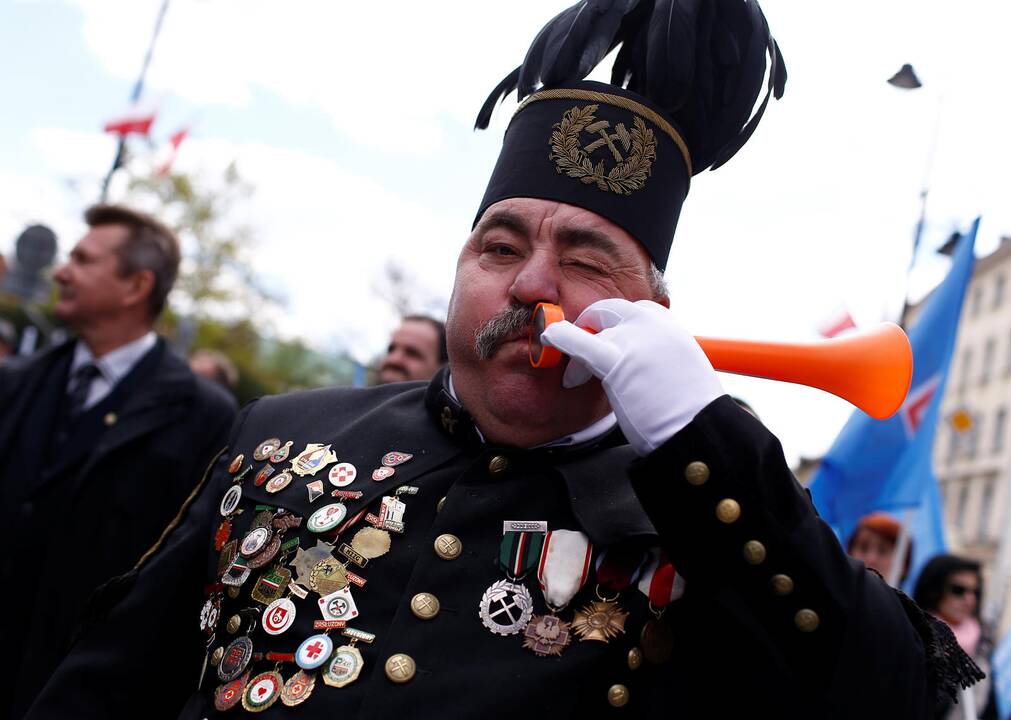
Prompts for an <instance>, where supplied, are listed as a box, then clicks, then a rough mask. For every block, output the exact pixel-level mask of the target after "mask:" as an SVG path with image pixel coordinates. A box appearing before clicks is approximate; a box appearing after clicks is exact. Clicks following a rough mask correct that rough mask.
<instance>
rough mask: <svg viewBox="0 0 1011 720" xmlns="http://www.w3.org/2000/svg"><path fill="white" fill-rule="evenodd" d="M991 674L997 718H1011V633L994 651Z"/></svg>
mask: <svg viewBox="0 0 1011 720" xmlns="http://www.w3.org/2000/svg"><path fill="white" fill-rule="evenodd" d="M990 674H991V675H992V676H993V691H994V697H995V698H996V699H997V717H999V718H1008V717H1011V632H1009V633H1008V634H1007V635H1005V636H1004V639H1003V640H1001V641H1000V643H998V645H997V647H996V648H995V649H994V651H993V658H992V660H991V664H990Z"/></svg>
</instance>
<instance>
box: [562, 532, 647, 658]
mask: <svg viewBox="0 0 1011 720" xmlns="http://www.w3.org/2000/svg"><path fill="white" fill-rule="evenodd" d="M643 561H644V558H643V552H642V551H640V550H634V549H631V548H627V547H622V546H616V547H610V548H607V549H606V550H604V551H602V552H601V553H600V557H598V558H597V600H595V601H593V602H590V603H589V604H587V605H585V606H584V607H583V608H581V609H579V610H577V611H576V615H575V617H574V618H573V619H572V631H573V632H574V633H576V635H577V636H578V637H579V639H580V641H585V640H596V641H598V642H603V643H607V642H610V641H611V640H612V639H613V638H615V637H617V636H618V635H620V634H622V633H624V632H625V620H627V619H628V613H627V612H625V611H624V610H622V609H621V606H620V605H618V597H619V596H620V595H621V593H622V591H623V590H626V589H627V588H628V587H629V586H631V585H632V584H633V583H635V581H636V580H637V579H638V577H639V573H640V571H641V569H642V566H643ZM605 591H606V592H607V593H609V595H605V594H604V592H605Z"/></svg>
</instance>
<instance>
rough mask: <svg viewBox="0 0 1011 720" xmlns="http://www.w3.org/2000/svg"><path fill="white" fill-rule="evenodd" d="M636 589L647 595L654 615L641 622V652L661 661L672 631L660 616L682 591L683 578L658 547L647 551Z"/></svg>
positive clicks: (668, 652) (671, 646)
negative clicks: (647, 555)
mask: <svg viewBox="0 0 1011 720" xmlns="http://www.w3.org/2000/svg"><path fill="white" fill-rule="evenodd" d="M637 585H638V588H639V591H640V592H642V594H643V595H645V596H646V597H648V598H649V609H650V612H652V613H653V615H654V618H653V619H651V620H649V621H648V622H647V623H646V624H645V625H643V628H642V632H641V633H640V634H639V642H640V644H641V645H642V654H643V657H645V658H646V660H648V661H649V662H651V663H662V662H665V661H666V660H667V659H668V658H669V657H670V656H671V652H672V651H673V649H674V634H673V632H672V631H671V627H670V625H669V624H668V623H667V622H666V621H665V620H664V619H663V615H664V612H665V611H666V610H667V606H668V605H670V604H671V603H672V602H674V601H675V600H677V599H678V598H679V597H681V596H682V595H684V592H685V581H684V578H682V577H681V576H680V575H679V574H678V573H677V571H676V570H675V569H674V565H673V564H671V562H670V560H669V559H668V558H667V553H665V552H664V551H663V550H661V549H660V548H653V549H651V550H650V551H649V557H648V558H647V560H646V565H645V567H644V568H643V571H642V574H641V575H640V577H639V582H638V584H637Z"/></svg>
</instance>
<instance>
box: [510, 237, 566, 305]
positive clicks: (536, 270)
mask: <svg viewBox="0 0 1011 720" xmlns="http://www.w3.org/2000/svg"><path fill="white" fill-rule="evenodd" d="M509 294H510V295H511V296H512V297H513V299H514V300H515V301H516V302H517V304H519V305H525V306H529V305H533V304H535V303H538V302H549V303H555V304H557V303H558V302H559V299H560V297H561V277H560V275H559V268H558V260H557V258H556V257H555V256H554V254H553V253H549V252H543V251H541V252H534V253H532V254H531V255H530V256H529V257H528V258H527V259H526V260H525V262H524V263H523V266H522V267H521V268H520V269H519V271H518V272H517V273H516V277H515V278H513V283H512V286H511V287H510V288H509Z"/></svg>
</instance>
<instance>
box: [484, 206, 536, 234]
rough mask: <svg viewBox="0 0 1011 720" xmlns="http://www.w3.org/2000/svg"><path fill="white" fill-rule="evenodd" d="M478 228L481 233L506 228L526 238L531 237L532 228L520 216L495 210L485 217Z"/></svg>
mask: <svg viewBox="0 0 1011 720" xmlns="http://www.w3.org/2000/svg"><path fill="white" fill-rule="evenodd" d="M477 226H478V229H479V230H480V231H481V232H488V231H489V230H494V229H495V228H504V229H506V230H511V231H512V232H514V233H516V234H518V235H522V236H524V237H528V236H529V235H530V226H529V225H528V224H527V221H526V220H524V219H523V218H522V217H521V216H520V215H517V214H516V213H514V212H510V211H508V210H495V211H494V212H491V213H489V214H487V215H485V216H484V217H483V218H481V222H479V223H478V225H477Z"/></svg>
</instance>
